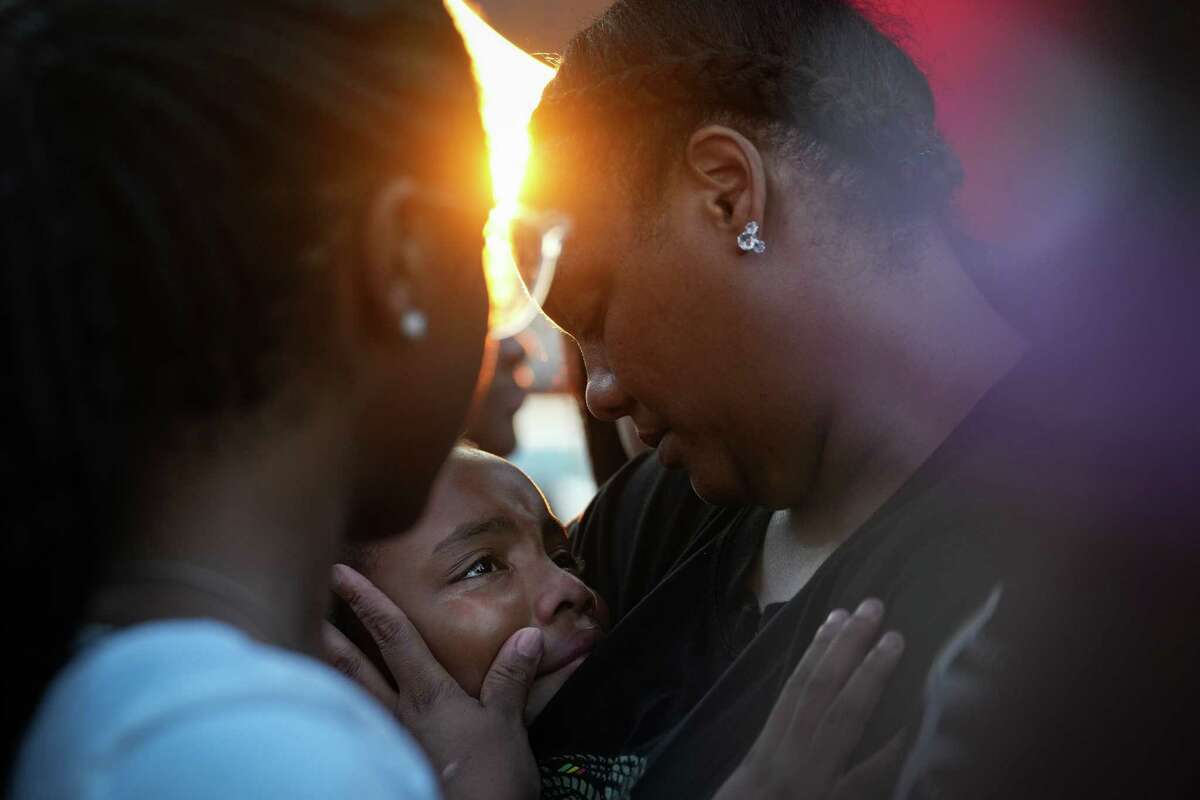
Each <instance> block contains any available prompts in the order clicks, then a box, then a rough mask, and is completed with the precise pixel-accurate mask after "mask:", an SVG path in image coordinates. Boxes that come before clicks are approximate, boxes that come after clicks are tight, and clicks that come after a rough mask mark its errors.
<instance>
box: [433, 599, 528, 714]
mask: <svg viewBox="0 0 1200 800" xmlns="http://www.w3.org/2000/svg"><path fill="white" fill-rule="evenodd" d="M421 616H422V619H420V620H418V619H417V618H416V616H413V622H414V623H415V624H416V625H417V629H418V630H419V631H420V632H421V635H422V636H423V637H424V638H425V643H426V644H427V645H429V650H430V652H432V653H433V655H434V657H435V658H436V659H437V660H438V661H439V662H440V663H441V665H442V666H443V667H444V668H445V669H446V672H448V673H450V677H452V678H454V680H455V681H457V682H458V684H459V685H460V686H462V687H463V689H464V690H465V691H466V692H467V693H468V694H470V695H472V696H478V695H479V687H480V686H481V685H482V683H483V678H484V676H485V675H487V671H488V668H489V667H491V665H492V660H493V659H495V657H496V654H497V653H498V652H499V651H500V647H501V645H503V644H504V642H505V641H507V640H508V637H509V636H512V635H513V634H514V633H515V632H516V631H517V630H519V629H520V628H522V627H523V626H525V625H528V624H529V619H530V612H529V605H528V603H526V602H524V600H523V598H521V597H519V596H517V595H516V593H511V594H509V593H506V594H504V595H498V594H493V593H488V592H483V591H477V592H473V593H471V594H465V595H462V596H459V597H453V598H449V599H447V600H445V601H443V602H441V603H439V604H437V605H436V606H433V607H431V608H430V609H429V610H428V612H427V613H425V614H422V615H421Z"/></svg>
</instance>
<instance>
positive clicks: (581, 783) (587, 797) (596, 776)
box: [538, 755, 646, 800]
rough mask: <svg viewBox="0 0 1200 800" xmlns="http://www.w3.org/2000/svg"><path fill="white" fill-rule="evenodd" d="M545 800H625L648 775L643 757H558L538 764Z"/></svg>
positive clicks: (543, 798) (543, 799)
mask: <svg viewBox="0 0 1200 800" xmlns="http://www.w3.org/2000/svg"><path fill="white" fill-rule="evenodd" d="M538 769H539V770H541V773H542V800H622V799H623V798H626V797H629V793H630V792H631V791H632V790H633V786H634V784H635V783H637V781H638V778H640V777H642V773H643V772H645V771H646V759H644V758H642V757H641V756H617V757H615V758H608V757H605V756H588V755H570V756H554V757H552V758H549V759H546V760H545V761H542V762H541V763H540V764H538Z"/></svg>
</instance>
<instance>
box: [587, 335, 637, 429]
mask: <svg viewBox="0 0 1200 800" xmlns="http://www.w3.org/2000/svg"><path fill="white" fill-rule="evenodd" d="M583 362H584V366H585V367H586V368H587V390H586V391H585V392H584V399H585V400H586V401H587V407H588V411H590V412H592V416H593V417H595V418H596V419H602V420H608V421H610V422H612V421H615V420H618V419H620V418H621V417H627V416H629V415H630V413H631V407H632V405H633V402H632V398H631V397H630V396H629V395H627V394H626V393H625V392H624V391H623V390H622V389H621V385H620V384H619V383H617V376H615V375H613V373H612V370H611V369H609V367H608V362H607V360H606V359H605V358H604V357H603V354H601V353H595V352H593V353H588V352H587V351H586V350H585V351H584V354H583Z"/></svg>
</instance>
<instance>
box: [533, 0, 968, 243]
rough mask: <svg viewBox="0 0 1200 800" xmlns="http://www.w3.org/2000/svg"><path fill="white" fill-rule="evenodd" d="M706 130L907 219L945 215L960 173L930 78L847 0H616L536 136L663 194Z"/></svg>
mask: <svg viewBox="0 0 1200 800" xmlns="http://www.w3.org/2000/svg"><path fill="white" fill-rule="evenodd" d="M709 122H724V123H727V124H731V125H734V126H735V127H737V128H739V129H740V130H742V131H743V133H745V134H746V135H748V136H749V137H750V138H751V139H752V140H753V141H755V143H756V144H758V145H759V146H765V147H768V148H773V149H775V150H777V151H781V152H782V153H784V154H787V155H790V156H792V157H794V158H796V159H797V160H798V161H799V162H800V163H801V164H803V165H805V166H806V167H808V168H809V169H811V171H812V173H813V174H815V175H819V176H821V177H822V178H824V179H825V180H826V182H827V183H829V184H830V185H833V186H835V187H837V188H838V189H839V190H840V191H841V193H842V195H843V196H844V197H846V198H847V199H849V200H852V201H853V202H854V203H855V204H856V205H857V206H858V207H859V208H867V209H871V210H872V211H875V212H882V213H883V214H884V215H885V216H887V217H890V218H894V219H898V220H911V219H913V218H916V217H921V216H925V215H928V214H931V213H933V214H938V213H941V212H942V211H944V210H945V209H946V208H947V206H948V203H949V200H950V197H951V195H952V193H953V191H954V189H955V188H956V187H957V186H958V184H959V183H960V182H961V179H962V169H961V167H960V165H959V162H958V160H957V158H956V157H955V155H954V153H953V152H952V151H951V150H950V148H949V147H948V146H947V144H946V143H945V141H944V140H943V139H942V137H941V135H940V134H939V132H938V130H937V128H936V126H935V124H934V102H933V95H932V92H931V91H930V88H929V84H928V82H927V81H926V79H925V76H924V75H923V74H922V73H921V71H920V69H918V68H917V66H916V65H915V64H914V63H913V61H912V59H911V58H910V57H909V56H908V55H907V54H906V53H905V52H904V50H903V49H901V47H899V46H898V45H897V44H896V43H895V42H894V41H893V40H892V39H890V38H889V37H888V36H887V35H885V34H884V33H882V32H881V30H880V29H879V27H877V26H876V25H875V24H873V23H872V21H871V19H870V18H869V15H868V14H867V13H865V12H864V11H863V10H861V9H860V8H859V7H857V6H856V5H855V4H853V3H850V2H845V1H844V0H618V2H616V3H615V4H614V5H613V6H612V7H611V8H609V9H608V10H607V11H606V12H605V13H604V14H603V15H602V16H601V17H600V18H599V19H598V20H597V21H596V22H595V23H594V24H592V25H591V26H590V27H589V28H588V29H587V30H585V31H583V32H582V33H580V34H579V35H577V36H576V37H575V38H574V39H573V40H572V41H571V42H570V44H569V45H568V47H567V50H566V53H565V54H564V56H563V59H562V64H561V68H560V70H559V72H558V75H557V76H556V77H555V79H554V80H553V81H552V82H551V83H550V85H549V86H548V87H547V90H546V93H545V95H544V97H543V101H542V104H541V105H540V106H539V108H538V110H537V112H536V115H535V118H534V135H535V139H536V141H537V144H538V147H539V148H547V149H548V150H554V149H556V147H561V146H568V147H569V146H570V144H569V143H570V142H579V141H580V140H587V141H588V142H589V144H590V145H591V148H590V149H589V152H592V153H594V152H595V149H594V148H595V147H596V146H600V147H606V148H607V151H606V152H609V153H612V154H621V155H616V157H617V158H622V157H624V158H626V159H627V161H625V162H623V163H626V164H628V165H630V166H632V167H633V168H634V169H633V173H632V174H633V175H635V176H636V178H637V183H638V185H640V186H645V187H650V188H651V190H652V191H653V190H654V188H655V187H658V186H660V185H661V181H662V177H663V176H664V175H665V174H666V171H667V170H668V169H670V166H671V165H672V163H674V159H673V157H672V156H673V154H675V153H680V152H682V148H683V145H684V142H685V141H686V135H687V134H688V133H689V132H690V131H691V130H694V129H695V128H696V127H698V126H700V125H702V124H705V123H709ZM591 160H592V161H593V163H595V162H596V161H598V160H597V159H594V157H593V158H592V159H591Z"/></svg>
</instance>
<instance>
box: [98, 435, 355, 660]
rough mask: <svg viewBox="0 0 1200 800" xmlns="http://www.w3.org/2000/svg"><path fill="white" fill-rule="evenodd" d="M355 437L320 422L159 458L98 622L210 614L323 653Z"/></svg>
mask: <svg viewBox="0 0 1200 800" xmlns="http://www.w3.org/2000/svg"><path fill="white" fill-rule="evenodd" d="M348 440H349V437H346V436H342V435H338V430H337V426H336V425H333V424H322V423H321V422H320V421H315V422H313V424H305V425H303V426H299V425H298V426H295V427H294V429H291V430H287V431H281V432H278V433H276V434H275V435H264V436H260V437H258V438H257V439H256V440H254V441H252V442H245V443H239V444H233V443H231V442H224V441H222V442H218V443H217V444H215V445H211V446H210V445H205V446H204V447H203V448H202V449H201V448H195V449H192V450H189V451H188V452H184V453H179V452H170V453H168V454H166V455H163V456H162V457H160V458H159V459H157V460H156V461H155V462H154V463H153V464H152V466H151V468H150V469H148V470H147V473H148V474H150V477H149V479H147V480H146V481H145V484H144V486H141V487H139V489H141V491H139V493H138V494H139V496H140V497H141V498H142V499H143V500H142V502H141V504H140V506H139V507H138V508H137V509H135V512H134V516H133V519H134V523H133V524H132V525H131V526H130V532H129V534H128V536H127V537H126V540H125V541H124V543H123V547H122V548H121V551H120V552H119V553H118V555H117V557H116V559H115V560H114V563H113V564H112V569H111V572H110V577H109V579H108V580H107V581H106V582H105V583H104V584H103V585H102V586H101V589H100V591H99V592H98V593H97V596H96V598H95V602H94V606H93V619H94V620H95V621H97V622H101V623H108V624H114V625H119V626H124V625H132V624H137V623H141V622H149V621H153V620H162V619H179V618H207V619H213V620H217V621H220V622H224V623H227V624H230V625H233V626H234V627H237V628H239V629H241V630H242V631H244V632H245V633H247V634H249V635H251V636H253V637H254V638H257V639H259V640H261V641H263V642H266V643H268V644H273V645H277V646H280V647H285V648H288V649H292V650H297V651H300V652H306V653H316V652H317V651H318V643H319V641H320V625H321V620H322V618H323V616H324V613H325V610H326V607H327V602H328V592H329V588H328V587H329V570H330V567H331V566H332V564H333V562H334V560H335V557H336V553H337V548H338V546H339V543H340V541H341V540H342V536H343V532H344V527H345V524H346V520H347V518H348V503H347V498H348V494H349V493H348V490H347V487H346V486H345V485H344V483H341V482H340V478H339V476H344V475H347V474H349V469H347V456H348V453H347V452H346V448H345V446H344V445H343V444H341V443H343V442H345V441H348Z"/></svg>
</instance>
